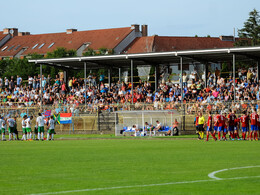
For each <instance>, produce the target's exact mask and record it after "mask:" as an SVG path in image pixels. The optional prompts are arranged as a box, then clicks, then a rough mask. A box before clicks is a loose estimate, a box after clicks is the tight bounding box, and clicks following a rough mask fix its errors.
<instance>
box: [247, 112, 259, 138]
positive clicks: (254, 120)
mask: <svg viewBox="0 0 260 195" xmlns="http://www.w3.org/2000/svg"><path fill="white" fill-rule="evenodd" d="M258 117H259V116H258V114H257V113H256V109H255V108H254V109H253V113H252V114H251V115H250V121H251V132H250V136H249V138H250V139H251V140H252V139H253V133H254V140H258V139H257V130H258V128H257V119H258Z"/></svg>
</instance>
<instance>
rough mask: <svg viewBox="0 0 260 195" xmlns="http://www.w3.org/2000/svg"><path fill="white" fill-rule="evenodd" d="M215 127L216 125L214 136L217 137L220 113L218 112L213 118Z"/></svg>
mask: <svg viewBox="0 0 260 195" xmlns="http://www.w3.org/2000/svg"><path fill="white" fill-rule="evenodd" d="M213 125H214V131H213V135H214V136H215V135H216V133H217V131H218V111H216V114H215V115H214V117H213Z"/></svg>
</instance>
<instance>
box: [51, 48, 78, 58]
mask: <svg viewBox="0 0 260 195" xmlns="http://www.w3.org/2000/svg"><path fill="white" fill-rule="evenodd" d="M75 56H77V52H76V50H73V49H70V50H67V49H66V48H64V47H58V48H57V49H55V50H54V51H52V52H48V53H47V55H46V58H64V57H75Z"/></svg>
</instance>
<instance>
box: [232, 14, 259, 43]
mask: <svg viewBox="0 0 260 195" xmlns="http://www.w3.org/2000/svg"><path fill="white" fill-rule="evenodd" d="M238 36H239V37H240V38H241V39H240V40H238V41H237V42H236V43H235V45H236V46H254V45H260V16H259V12H258V11H257V10H256V9H254V10H253V11H251V12H250V13H249V18H248V19H247V20H246V22H245V23H244V27H243V28H242V29H240V30H238Z"/></svg>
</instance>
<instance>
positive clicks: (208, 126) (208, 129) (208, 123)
mask: <svg viewBox="0 0 260 195" xmlns="http://www.w3.org/2000/svg"><path fill="white" fill-rule="evenodd" d="M212 125H213V121H212V115H211V111H209V116H208V122H207V139H206V141H209V134H210V135H211V136H212V137H213V139H214V140H215V141H216V140H217V138H216V137H215V135H214V134H212Z"/></svg>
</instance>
